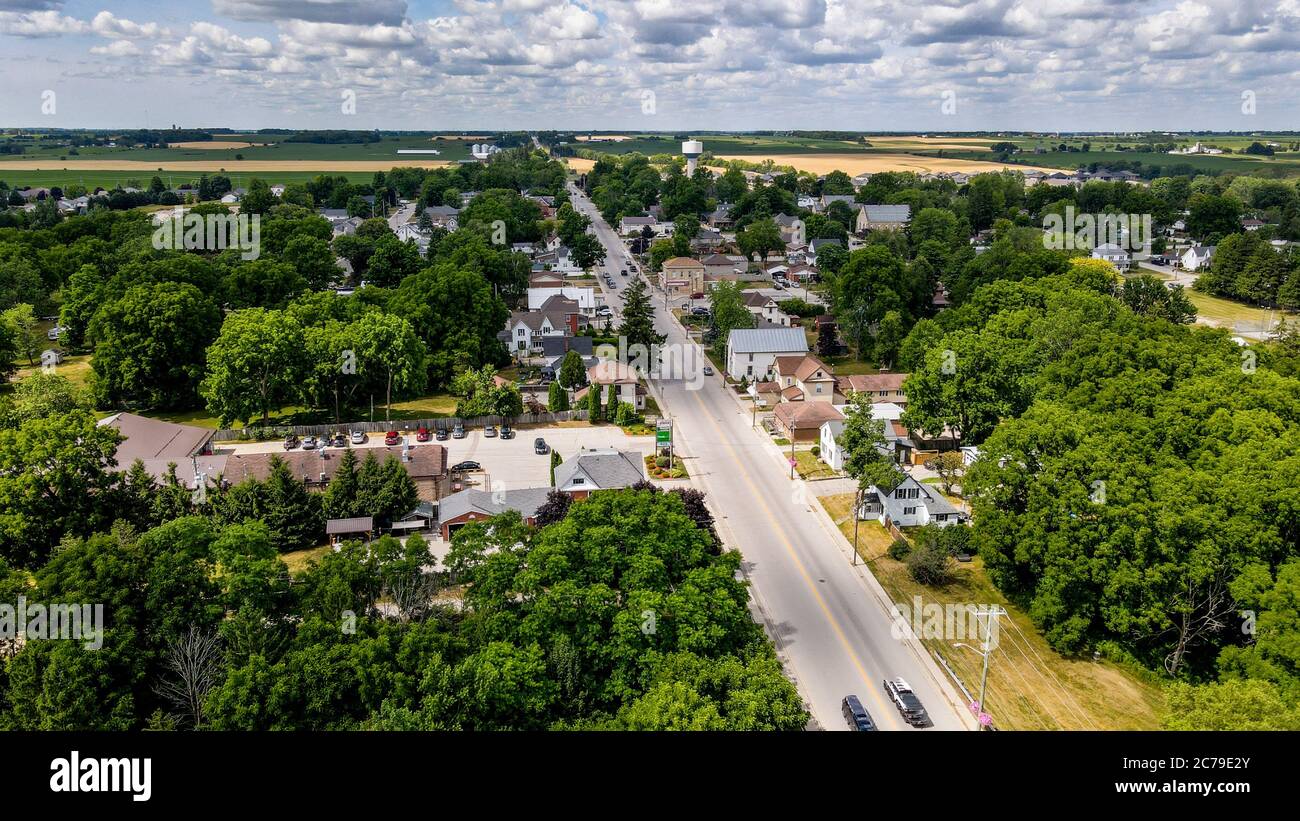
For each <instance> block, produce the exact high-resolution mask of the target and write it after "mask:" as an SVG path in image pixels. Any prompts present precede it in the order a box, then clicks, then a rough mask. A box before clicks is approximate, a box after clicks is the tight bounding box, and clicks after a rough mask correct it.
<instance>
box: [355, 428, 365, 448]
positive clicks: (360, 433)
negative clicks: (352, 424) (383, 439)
mask: <svg viewBox="0 0 1300 821" xmlns="http://www.w3.org/2000/svg"><path fill="white" fill-rule="evenodd" d="M365 443H366V432H365V431H364V430H354V431H352V444H354V445H364V444H365Z"/></svg>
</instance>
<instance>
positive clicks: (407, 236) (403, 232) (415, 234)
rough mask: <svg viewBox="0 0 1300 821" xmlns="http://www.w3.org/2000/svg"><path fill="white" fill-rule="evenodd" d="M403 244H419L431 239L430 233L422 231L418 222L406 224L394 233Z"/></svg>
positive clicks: (398, 227)
mask: <svg viewBox="0 0 1300 821" xmlns="http://www.w3.org/2000/svg"><path fill="white" fill-rule="evenodd" d="M393 233H394V234H397V238H398V239H400V240H401V241H402V242H419V241H421V240H424V241H427V240H428V239H429V232H428V231H424V230H421V228H420V224H419V223H418V222H404V223H402V224H401V225H399V226H397V230H396V231H394V232H393Z"/></svg>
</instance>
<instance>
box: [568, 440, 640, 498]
mask: <svg viewBox="0 0 1300 821" xmlns="http://www.w3.org/2000/svg"><path fill="white" fill-rule="evenodd" d="M579 472H581V473H582V474H583V475H584V476H585V477H586V478H587V479H589V480H590V481H591V485H589V487H590V488H591V489H592V490H609V489H613V488H624V487H631V486H632V485H634V484H636V483H637V482H639V481H641V480H642V479H644V478H645V467H644V462H643V460H642V458H641V454H639V453H633V452H631V451H624V450H614V449H612V448H611V449H609V450H586V451H579V452H578V454H577V455H575V456H571V457H569V458H568V459H566V460H564V462H562V463H561V464H560V465H559V467H557V468H556V469H555V486H556V487H564V486H565V485H567V484H569V483H570V481H571V480H572V479H573V477H574V475H575V474H578V473H579Z"/></svg>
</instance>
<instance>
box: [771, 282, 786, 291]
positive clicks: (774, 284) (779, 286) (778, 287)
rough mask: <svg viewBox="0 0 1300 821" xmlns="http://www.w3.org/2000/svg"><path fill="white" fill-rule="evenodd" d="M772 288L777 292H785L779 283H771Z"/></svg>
mask: <svg viewBox="0 0 1300 821" xmlns="http://www.w3.org/2000/svg"><path fill="white" fill-rule="evenodd" d="M772 287H773V288H775V289H777V290H778V291H784V290H785V286H784V285H782V284H781V283H779V282H773V283H772Z"/></svg>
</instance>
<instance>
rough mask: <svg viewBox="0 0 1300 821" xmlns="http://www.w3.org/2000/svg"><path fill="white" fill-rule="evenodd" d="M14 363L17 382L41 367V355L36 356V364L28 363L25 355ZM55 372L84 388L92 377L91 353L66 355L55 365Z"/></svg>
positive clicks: (14, 377)
mask: <svg viewBox="0 0 1300 821" xmlns="http://www.w3.org/2000/svg"><path fill="white" fill-rule="evenodd" d="M14 364H15V365H16V366H17V367H18V369H17V370H16V371H15V372H14V376H13V379H14V381H15V382H17V381H18V380H19V379H22V378H23V377H25V376H28V375H30V374H33V373H35V372H36V371H39V370H40V369H41V359H40V356H37V357H36V364H35V365H29V364H27V357H25V356H23V357H19V358H18V359H15V360H14ZM54 372H55V373H56V374H58V375H59V376H62V377H63V378H64V379H67V380H68V381H69V382H71V383H72V384H73V385H75V386H77V387H79V388H84V387H86V385H87V382H88V380H89V379H90V373H91V371H90V354H88V353H83V354H77V355H76V356H72V355H65V356H64V357H63V361H62V362H61V363H59V364H58V365H56V366H55V367H54Z"/></svg>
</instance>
